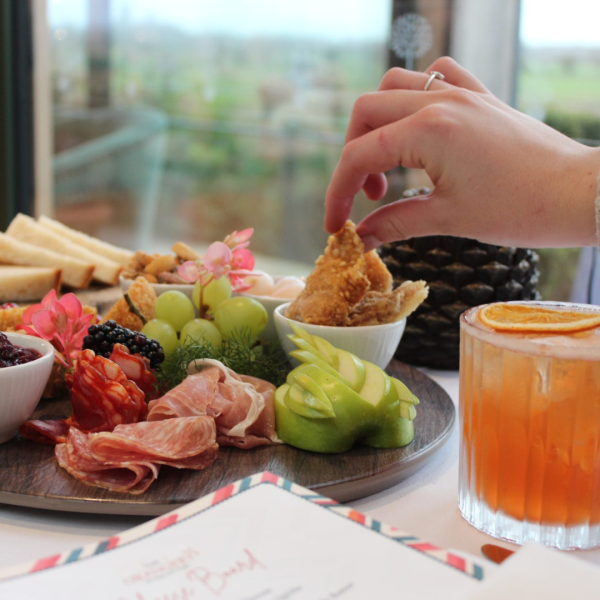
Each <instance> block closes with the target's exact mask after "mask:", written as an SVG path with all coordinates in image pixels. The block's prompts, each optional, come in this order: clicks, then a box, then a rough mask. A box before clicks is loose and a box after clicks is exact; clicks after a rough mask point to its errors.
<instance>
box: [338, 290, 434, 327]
mask: <svg viewBox="0 0 600 600" xmlns="http://www.w3.org/2000/svg"><path fill="white" fill-rule="evenodd" d="M428 294H429V288H428V287H427V285H426V284H425V282H424V281H405V282H404V283H403V284H402V285H401V286H400V287H398V288H396V289H395V290H394V291H393V292H390V293H385V292H367V293H366V294H365V296H364V298H363V299H362V300H361V301H360V302H359V303H358V304H357V305H356V306H355V307H354V308H353V309H352V311H351V312H350V315H349V316H348V319H347V320H346V323H345V325H347V326H349V327H356V326H359V325H380V324H381V323H391V322H393V321H399V320H400V319H404V317H408V315H410V314H411V313H412V312H413V311H414V310H415V309H416V308H417V306H419V304H421V302H423V301H424V300H425V298H427V295H428Z"/></svg>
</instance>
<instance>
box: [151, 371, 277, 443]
mask: <svg viewBox="0 0 600 600" xmlns="http://www.w3.org/2000/svg"><path fill="white" fill-rule="evenodd" d="M198 369H201V370H200V371H199V372H198ZM188 371H189V372H190V375H188V377H187V378H186V379H185V380H184V381H183V382H182V383H181V384H180V385H179V386H177V387H175V388H173V389H172V390H171V391H170V392H168V393H167V394H165V395H164V396H163V397H162V398H159V399H158V400H153V401H152V402H150V404H149V410H148V421H160V420H163V419H172V418H177V417H187V416H192V415H208V416H212V417H213V418H214V419H215V422H216V426H217V443H218V444H220V445H222V446H236V447H237V448H242V449H249V448H254V447H256V446H264V445H270V444H278V443H282V442H281V440H280V439H279V438H278V437H277V434H276V433H275V410H274V406H273V398H274V394H275V386H274V385H272V384H271V383H269V382H267V381H263V380H262V379H257V378H255V377H249V376H247V375H238V374H237V373H235V372H233V371H232V370H231V369H228V368H227V367H225V366H224V365H223V364H222V363H221V362H219V361H217V360H212V359H203V360H197V361H195V362H194V363H192V364H191V365H190V368H189V370H188Z"/></svg>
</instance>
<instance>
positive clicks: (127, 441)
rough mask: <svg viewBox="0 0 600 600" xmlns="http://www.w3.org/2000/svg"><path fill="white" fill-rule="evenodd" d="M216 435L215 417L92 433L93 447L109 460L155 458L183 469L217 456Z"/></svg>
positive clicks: (201, 466)
mask: <svg viewBox="0 0 600 600" xmlns="http://www.w3.org/2000/svg"><path fill="white" fill-rule="evenodd" d="M215 437H216V429H215V422H214V420H213V419H212V418H211V417H181V418H177V419H167V420H165V421H154V422H150V421H146V422H143V423H134V424H131V425H118V426H117V427H115V430H114V431H113V432H102V433H96V434H92V435H90V437H89V450H90V453H91V454H92V456H93V457H94V458H96V459H97V460H101V461H104V462H105V463H110V462H120V463H137V462H140V461H141V462H143V461H151V462H153V463H158V464H163V465H169V466H171V467H177V468H179V469H204V468H206V467H208V466H209V465H211V464H212V463H213V462H214V461H215V460H216V458H217V452H218V449H219V447H218V446H217V444H216V443H215Z"/></svg>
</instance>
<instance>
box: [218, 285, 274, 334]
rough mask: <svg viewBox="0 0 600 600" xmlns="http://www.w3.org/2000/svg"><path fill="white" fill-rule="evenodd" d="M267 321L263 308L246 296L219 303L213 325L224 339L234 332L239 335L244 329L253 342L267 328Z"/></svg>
mask: <svg viewBox="0 0 600 600" xmlns="http://www.w3.org/2000/svg"><path fill="white" fill-rule="evenodd" d="M268 320H269V317H268V315H267V311H266V310H265V307H264V306H263V305H262V304H261V303H260V302H258V301H257V300H254V298H248V297H246V296H235V297H234V298H229V300H225V301H224V302H221V304H220V305H219V308H217V310H216V312H215V324H216V326H217V327H218V328H219V331H220V332H221V335H222V336H223V338H224V339H227V338H230V337H231V335H232V334H233V332H234V331H236V330H237V331H238V333H241V331H242V330H243V329H245V330H246V331H247V332H248V333H249V335H250V337H251V338H252V342H254V341H255V340H256V339H257V338H258V336H259V335H260V334H261V333H262V332H263V329H264V328H265V327H266V326H267V322H268Z"/></svg>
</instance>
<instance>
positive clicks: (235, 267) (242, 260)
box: [178, 229, 254, 292]
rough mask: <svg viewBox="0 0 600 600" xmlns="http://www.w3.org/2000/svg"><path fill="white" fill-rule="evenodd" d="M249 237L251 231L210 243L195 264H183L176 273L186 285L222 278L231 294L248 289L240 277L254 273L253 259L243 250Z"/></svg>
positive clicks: (189, 262)
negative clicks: (226, 279)
mask: <svg viewBox="0 0 600 600" xmlns="http://www.w3.org/2000/svg"><path fill="white" fill-rule="evenodd" d="M253 233H254V229H244V230H243V231H239V232H238V231H234V232H233V233H230V234H229V235H228V236H226V237H225V240H224V241H223V242H214V243H212V244H211V245H210V246H209V247H208V250H207V251H206V254H205V255H204V256H203V257H202V258H200V259H199V260H198V261H195V262H194V261H187V262H185V263H183V264H182V265H181V266H180V267H179V269H178V273H179V276H180V277H181V278H182V279H184V280H185V281H187V282H189V283H195V282H196V281H198V280H200V283H201V284H202V285H206V284H207V283H209V282H210V281H212V280H213V279H219V278H221V277H223V276H226V277H229V279H230V280H231V286H232V288H233V289H234V290H235V291H237V292H239V291H243V290H245V289H248V287H250V286H247V285H245V284H244V277H245V276H246V275H251V274H252V273H253V271H252V269H254V256H252V252H250V250H248V249H247V247H248V246H249V245H250V238H251V237H252V234H253Z"/></svg>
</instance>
